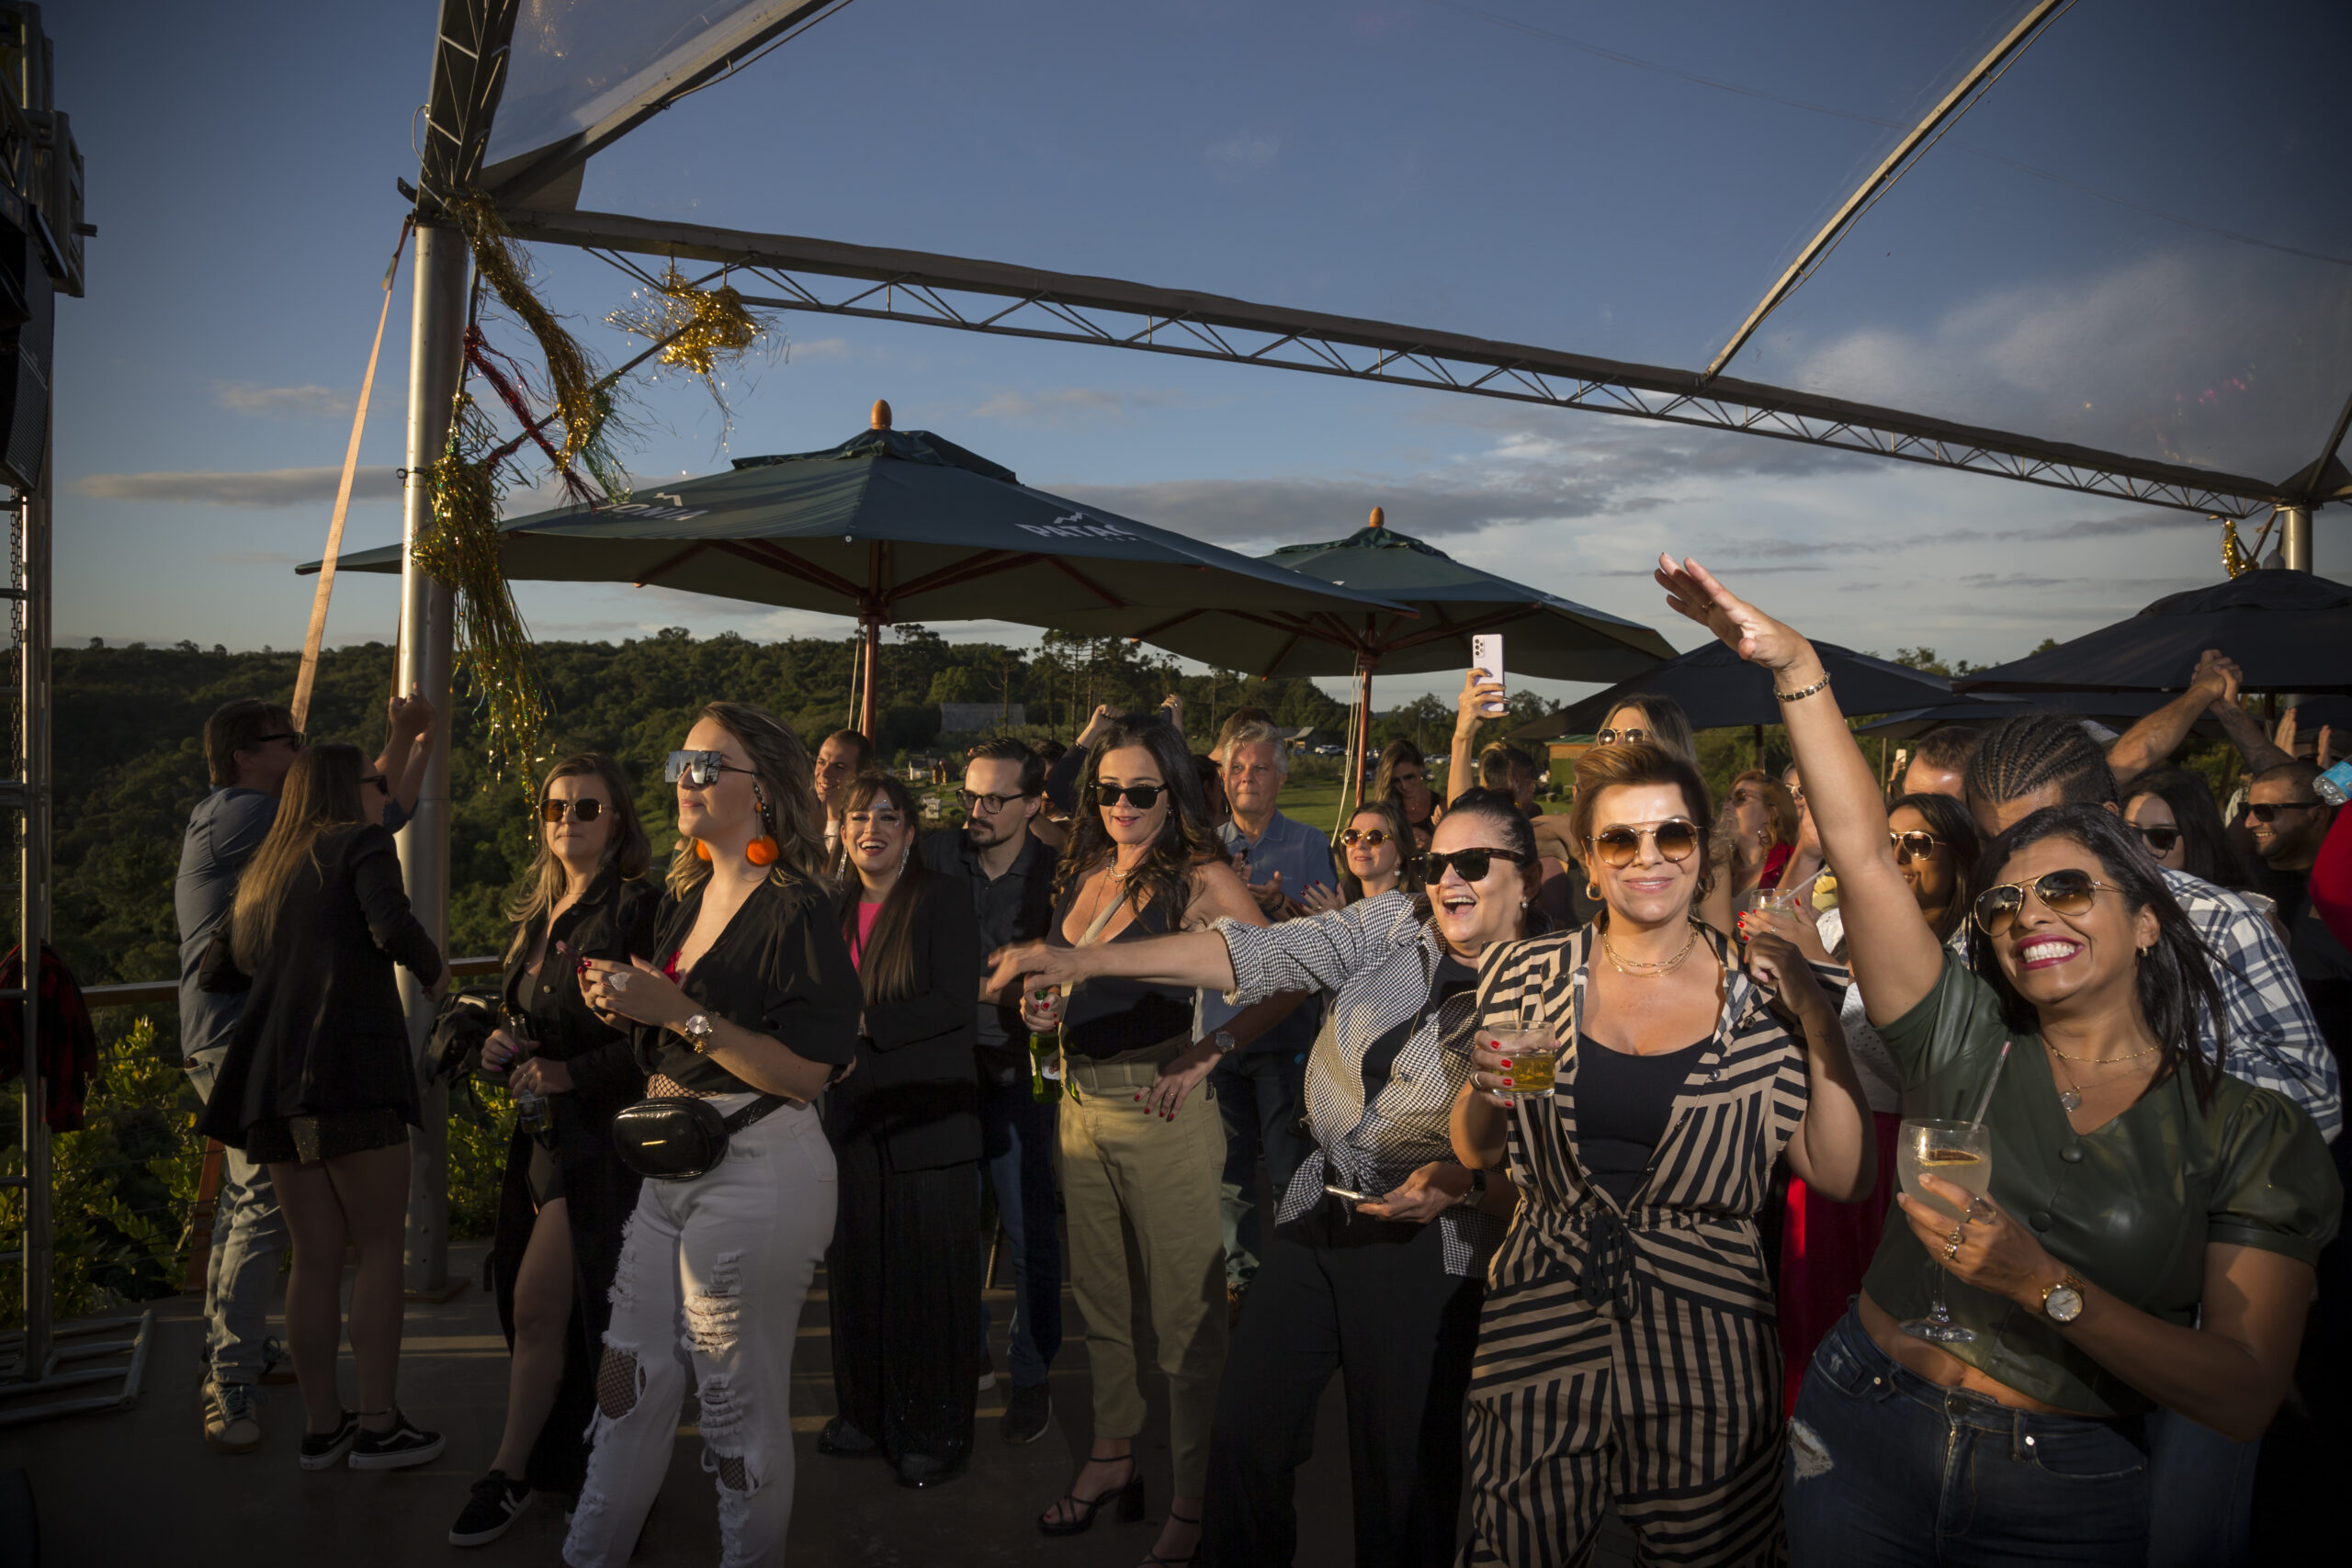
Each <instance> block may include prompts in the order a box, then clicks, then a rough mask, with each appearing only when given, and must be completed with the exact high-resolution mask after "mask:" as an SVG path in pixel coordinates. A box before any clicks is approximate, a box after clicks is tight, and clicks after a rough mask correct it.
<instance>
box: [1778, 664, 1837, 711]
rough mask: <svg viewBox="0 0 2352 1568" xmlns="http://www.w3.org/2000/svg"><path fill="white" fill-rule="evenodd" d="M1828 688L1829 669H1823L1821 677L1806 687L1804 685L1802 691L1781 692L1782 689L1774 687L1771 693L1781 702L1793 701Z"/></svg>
mask: <svg viewBox="0 0 2352 1568" xmlns="http://www.w3.org/2000/svg"><path fill="white" fill-rule="evenodd" d="M1828 689H1829V671H1826V670H1824V671H1822V672H1821V679H1820V680H1818V681H1815V682H1814V683H1813V684H1812V685H1810V686H1807V687H1806V688H1805V689H1804V691H1802V692H1783V691H1781V690H1779V689H1778V688H1775V689H1774V691H1773V693H1772V694H1773V695H1774V696H1776V697H1778V698H1780V699H1781V701H1782V702H1784V703H1793V702H1797V701H1800V700H1802V699H1804V698H1805V697H1809V696H1811V695H1813V694H1815V692H1824V691H1827V690H1828Z"/></svg>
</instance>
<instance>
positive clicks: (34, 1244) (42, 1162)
mask: <svg viewBox="0 0 2352 1568" xmlns="http://www.w3.org/2000/svg"><path fill="white" fill-rule="evenodd" d="M48 447H49V450H48V453H47V455H46V456H45V457H43V459H42V461H41V470H40V472H41V482H40V485H39V486H38V487H37V488H35V489H34V490H32V491H28V492H27V493H26V495H25V498H24V509H25V528H24V536H25V542H24V558H23V560H22V561H21V562H20V565H21V568H22V570H23V572H24V580H23V584H22V586H23V590H24V595H25V599H24V604H25V640H24V648H23V654H24V668H23V670H22V671H21V672H20V679H21V680H22V682H23V688H22V693H21V700H22V702H23V704H24V706H23V710H22V723H23V727H24V745H25V754H24V758H23V762H24V773H23V775H22V776H23V779H24V791H25V795H24V837H23V838H22V839H21V840H18V841H17V887H18V888H19V889H21V892H20V893H19V895H18V897H19V902H18V904H17V910H18V913H19V914H20V916H21V917H22V918H21V920H20V922H19V927H18V931H17V941H18V942H19V944H20V945H19V946H18V947H17V954H18V955H19V957H20V958H21V959H22V961H23V962H22V963H21V964H20V965H19V968H20V969H21V971H22V973H23V976H24V988H25V996H24V1000H23V1001H22V1002H20V1003H19V1004H18V1005H19V1006H20V1007H21V1008H22V1009H23V1017H24V1042H25V1050H24V1063H25V1070H24V1089H25V1101H24V1103H25V1113H24V1126H23V1129H22V1136H23V1144H24V1167H23V1168H24V1179H25V1232H24V1240H23V1242H22V1243H21V1244H20V1245H21V1246H22V1247H23V1248H24V1270H25V1355H24V1361H23V1363H22V1366H21V1369H20V1375H21V1376H22V1377H23V1379H24V1381H25V1382H40V1380H41V1379H42V1378H44V1377H46V1376H47V1375H48V1372H49V1346H50V1329H51V1314H53V1313H54V1311H55V1308H56V1302H55V1299H54V1298H53V1297H52V1295H51V1272H52V1269H51V1264H52V1263H53V1261H54V1259H53V1258H52V1256H51V1254H52V1251H53V1249H54V1247H55V1246H56V1242H55V1238H54V1236H53V1235H51V1227H50V1202H51V1191H50V1179H51V1178H50V1158H49V1156H50V1148H49V1118H48V1115H47V1114H46V1112H47V1111H48V1100H47V1097H46V1094H45V1093H44V1090H43V1086H42V1084H41V1049H40V965H41V950H42V948H43V946H44V945H45V944H46V943H47V942H48V941H49V545H50V533H49V528H50V517H49V487H50V484H51V475H53V474H54V473H55V472H56V471H57V468H56V465H57V451H56V447H57V442H56V431H55V428H54V426H53V425H52V427H51V432H50V435H49V439H48Z"/></svg>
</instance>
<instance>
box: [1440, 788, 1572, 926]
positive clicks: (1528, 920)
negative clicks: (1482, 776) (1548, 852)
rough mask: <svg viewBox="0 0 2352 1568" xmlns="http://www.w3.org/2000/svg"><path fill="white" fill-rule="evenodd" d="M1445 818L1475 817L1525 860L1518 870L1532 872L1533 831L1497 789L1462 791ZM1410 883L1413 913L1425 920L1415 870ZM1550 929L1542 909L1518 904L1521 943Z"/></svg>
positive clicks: (1515, 802)
mask: <svg viewBox="0 0 2352 1568" xmlns="http://www.w3.org/2000/svg"><path fill="white" fill-rule="evenodd" d="M1445 815H1446V819H1447V820H1448V821H1451V820H1453V818H1456V817H1476V818H1479V819H1480V820H1482V821H1485V822H1487V823H1490V824H1492V825H1493V826H1494V827H1495V828H1497V829H1499V830H1500V831H1501V834H1502V840H1503V844H1502V847H1503V848H1505V849H1507V850H1509V851H1510V852H1512V853H1514V854H1520V855H1524V856H1526V857H1527V862H1526V865H1525V866H1524V867H1523V868H1522V869H1524V870H1533V869H1534V867H1535V863H1536V860H1537V858H1538V857H1537V855H1536V852H1535V829H1534V828H1533V827H1532V826H1531V825H1530V824H1529V822H1528V820H1527V817H1526V815H1525V813H1523V812H1521V810H1520V808H1519V801H1518V800H1517V798H1516V797H1514V796H1512V795H1510V794H1508V793H1507V792H1505V791H1502V790H1498V789H1486V788H1479V789H1465V790H1464V791H1463V792H1462V793H1461V794H1460V795H1455V796H1454V797H1453V799H1452V800H1451V801H1449V802H1447V803H1446V807H1445ZM1413 880H1414V882H1415V883H1417V884H1419V886H1415V887H1414V888H1413V889H1412V893H1413V913H1414V914H1415V915H1416V916H1418V917H1419V919H1424V920H1426V919H1429V918H1430V889H1429V885H1428V884H1427V883H1426V882H1422V881H1421V880H1420V877H1419V868H1418V867H1416V868H1415V872H1414V875H1413ZM1551 929H1552V918H1551V917H1550V916H1549V915H1546V914H1545V913H1544V906H1543V905H1542V904H1541V903H1539V902H1537V901H1536V900H1534V899H1532V898H1530V899H1528V900H1527V901H1526V902H1524V903H1522V904H1521V906H1520V909H1519V935H1520V938H1521V939H1524V938H1527V937H1531V936H1542V935H1543V934H1544V932H1546V931H1550V930H1551Z"/></svg>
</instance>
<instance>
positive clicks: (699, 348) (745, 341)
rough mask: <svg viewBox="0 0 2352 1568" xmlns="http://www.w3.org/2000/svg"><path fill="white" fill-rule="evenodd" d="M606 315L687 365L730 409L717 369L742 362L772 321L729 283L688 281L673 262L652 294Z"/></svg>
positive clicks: (659, 357)
mask: <svg viewBox="0 0 2352 1568" xmlns="http://www.w3.org/2000/svg"><path fill="white" fill-rule="evenodd" d="M638 298H639V301H640V303H638V304H635V305H628V306H624V307H622V308H621V309H620V310H615V311H614V312H613V313H612V314H611V315H609V316H607V317H605V321H606V322H607V323H609V324H610V325H612V326H616V327H618V328H620V329H621V330H622V331H623V332H625V333H634V334H636V335H637V336H639V337H641V338H645V339H647V340H649V341H650V342H651V343H652V344H655V345H656V346H655V347H654V349H653V350H652V351H651V352H652V355H653V358H654V360H655V362H656V363H657V364H662V365H667V366H670V367H673V368H674V369H679V370H684V371H685V372H686V373H687V374H688V375H691V376H694V377H695V378H699V379H700V380H701V382H702V384H703V385H704V387H706V388H707V389H708V390H709V392H710V396H711V400H712V401H713V402H716V403H717V404H718V409H719V412H721V413H728V412H729V410H728V407H727V397H726V394H725V392H724V391H722V390H721V389H720V387H719V384H718V373H719V371H720V370H722V369H725V368H727V367H730V366H733V365H736V364H739V363H741V360H742V358H743V356H744V355H747V354H749V353H750V352H751V351H752V349H753V348H754V347H756V346H758V344H760V342H761V341H762V340H763V339H764V338H765V337H767V336H768V334H769V331H770V328H769V326H768V323H767V322H766V321H763V320H762V319H761V318H760V317H759V316H758V315H756V314H754V313H753V312H752V310H751V308H750V307H749V306H747V305H745V304H744V303H743V296H742V295H741V293H739V292H737V291H736V290H735V289H734V288H732V287H730V286H729V285H728V284H724V283H722V284H720V285H719V286H718V288H695V286H694V285H693V284H691V283H689V282H687V281H686V279H685V277H684V276H683V275H681V274H680V273H679V271H678V267H677V264H676V263H674V262H673V263H672V264H671V265H669V267H668V268H667V269H665V270H664V271H663V273H662V280H661V283H660V284H659V286H658V287H656V288H654V289H653V290H652V292H651V293H650V294H640V295H639V297H638Z"/></svg>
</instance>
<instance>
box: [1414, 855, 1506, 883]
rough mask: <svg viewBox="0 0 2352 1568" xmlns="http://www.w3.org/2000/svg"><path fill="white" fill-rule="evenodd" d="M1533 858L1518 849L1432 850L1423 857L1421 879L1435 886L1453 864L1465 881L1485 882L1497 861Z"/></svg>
mask: <svg viewBox="0 0 2352 1568" xmlns="http://www.w3.org/2000/svg"><path fill="white" fill-rule="evenodd" d="M1533 858H1534V857H1533V856H1532V855H1523V854H1521V853H1520V852H1518V851H1516V850H1456V851H1454V852H1453V853H1452V854H1450V855H1442V854H1439V853H1438V852H1436V851H1434V850H1431V851H1430V852H1429V853H1427V854H1425V855H1423V856H1422V857H1421V880H1422V881H1423V882H1426V883H1428V884H1429V885H1430V886H1432V887H1434V886H1437V885H1438V883H1439V882H1441V881H1442V880H1443V878H1444V876H1445V868H1446V867H1447V866H1452V867H1453V869H1454V870H1455V871H1457V872H1459V873H1460V874H1461V875H1462V880H1463V881H1464V882H1484V881H1486V880H1487V873H1488V872H1489V871H1492V870H1493V869H1494V866H1495V862H1497V861H1507V862H1509V863H1510V864H1512V865H1525V864H1526V863H1528V862H1529V861H1530V860H1532V859H1533Z"/></svg>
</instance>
